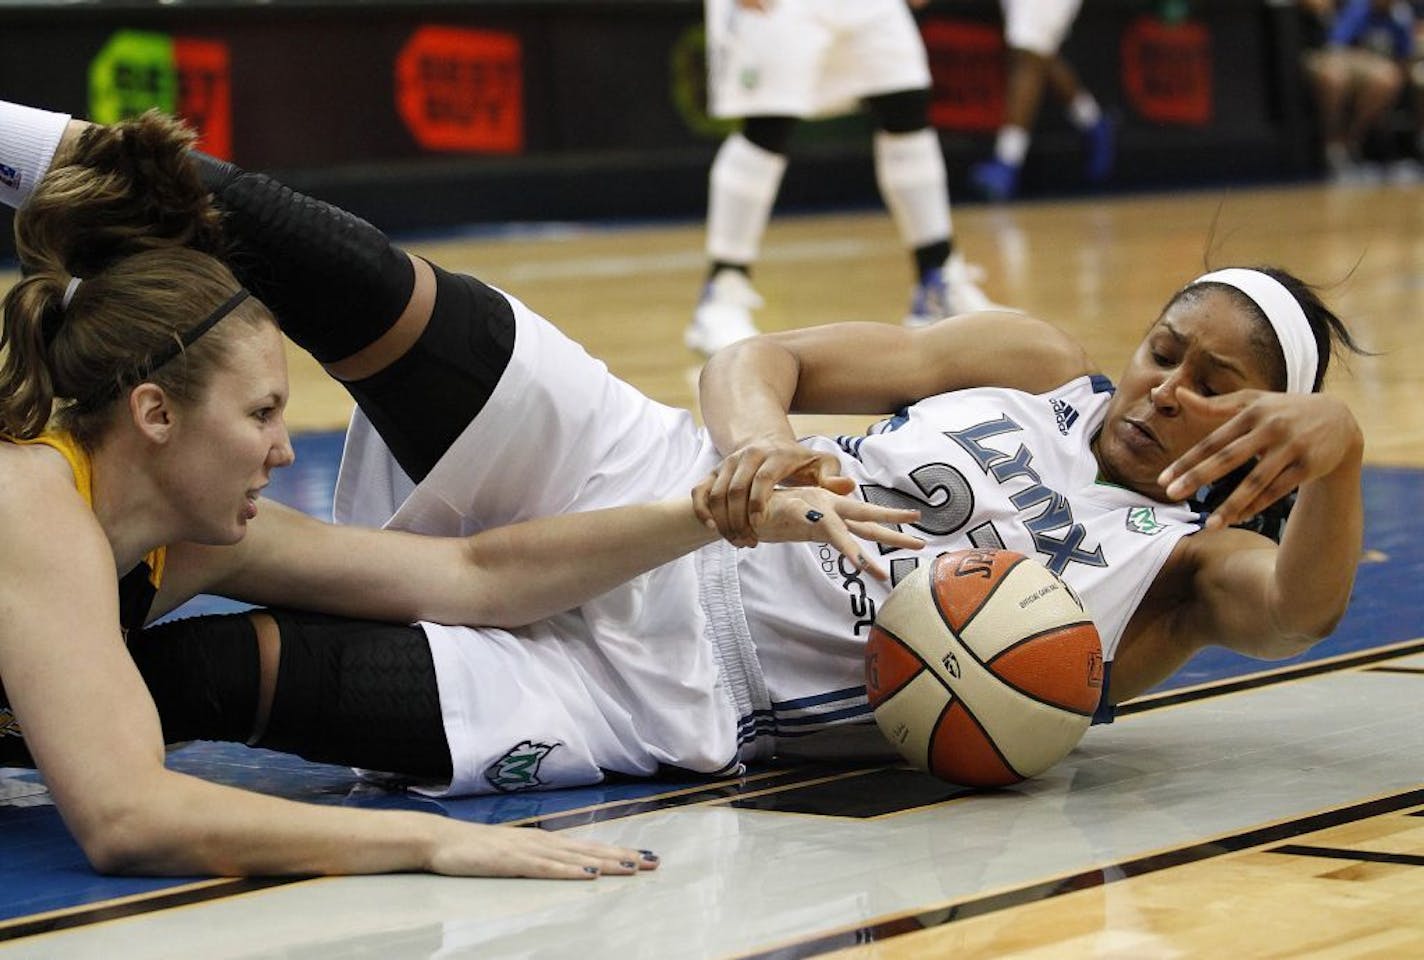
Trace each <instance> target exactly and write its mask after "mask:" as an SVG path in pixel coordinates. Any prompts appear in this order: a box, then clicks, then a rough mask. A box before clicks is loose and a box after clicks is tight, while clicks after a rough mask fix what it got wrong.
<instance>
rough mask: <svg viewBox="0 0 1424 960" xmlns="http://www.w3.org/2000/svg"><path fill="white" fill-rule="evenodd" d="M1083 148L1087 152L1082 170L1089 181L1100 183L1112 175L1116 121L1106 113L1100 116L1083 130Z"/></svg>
mask: <svg viewBox="0 0 1424 960" xmlns="http://www.w3.org/2000/svg"><path fill="white" fill-rule="evenodd" d="M1083 150H1084V152H1085V153H1086V154H1087V158H1086V161H1085V163H1084V168H1083V172H1084V173H1085V174H1086V175H1087V177H1088V182H1089V183H1102V182H1103V181H1104V180H1106V179H1107V178H1108V177H1110V176H1112V172H1113V165H1114V164H1116V163H1117V121H1116V120H1114V119H1113V118H1112V117H1110V116H1108V115H1107V114H1106V113H1105V114H1103V115H1102V116H1100V117H1099V118H1098V122H1097V123H1095V124H1093V125H1092V126H1091V127H1089V128H1088V129H1086V130H1084V131H1083Z"/></svg>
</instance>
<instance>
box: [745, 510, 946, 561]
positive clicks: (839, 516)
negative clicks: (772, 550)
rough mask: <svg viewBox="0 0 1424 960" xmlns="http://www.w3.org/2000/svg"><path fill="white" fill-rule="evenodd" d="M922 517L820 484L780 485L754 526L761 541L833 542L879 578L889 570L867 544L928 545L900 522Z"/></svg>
mask: <svg viewBox="0 0 1424 960" xmlns="http://www.w3.org/2000/svg"><path fill="white" fill-rule="evenodd" d="M919 519H920V512H919V511H918V510H901V509H899V508H895V507H882V506H877V505H876V504H873V503H866V502H865V501H864V500H857V499H855V498H854V497H847V496H842V495H841V494H838V493H832V492H831V491H830V490H826V489H823V488H821V487H780V488H778V489H776V490H773V491H772V492H771V496H770V498H768V500H767V505H766V509H765V510H764V511H762V513H761V514H759V519H758V520H757V521H756V523H755V524H754V526H753V528H752V534H753V536H754V537H755V540H756V542H758V543H778V542H783V541H811V542H815V543H825V544H829V545H830V546H831V547H833V548H835V549H836V550H838V551H839V552H840V553H841V554H843V555H844V556H845V557H846V559H848V560H850V561H851V562H852V563H854V564H855V566H856V568H857V569H860V570H863V571H865V572H866V573H869V574H870V575H871V576H873V577H875V578H876V579H877V580H888V579H889V574H888V573H887V572H886V570H885V568H884V567H883V566H882V565H881V564H880V563H879V562H877V561H876V560H875V559H874V557H873V555H874V554H875V553H877V551H873V550H870V549H867V545H866V543H865V541H870V542H872V543H880V544H884V545H886V546H888V547H894V548H898V549H905V550H918V549H920V548H921V547H923V546H924V545H925V541H923V540H921V539H920V538H919V537H917V536H915V535H913V534H909V533H905V532H904V531H902V530H901V529H900V525H901V524H906V523H914V522H915V521H917V520H919Z"/></svg>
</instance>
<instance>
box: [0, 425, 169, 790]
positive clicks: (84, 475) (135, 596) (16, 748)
mask: <svg viewBox="0 0 1424 960" xmlns="http://www.w3.org/2000/svg"><path fill="white" fill-rule="evenodd" d="M0 441H3V442H8V443H21V444H34V443H38V444H42V445H44V446H47V447H52V448H54V449H55V450H58V451H59V452H60V454H62V455H63V456H64V459H65V460H67V461H68V462H69V468H70V470H72V471H73V472H74V486H75V488H76V489H77V490H78V491H79V495H80V496H82V497H83V498H84V502H85V503H87V504H89V506H90V507H91V508H92V507H93V506H94V467H93V464H92V463H91V462H90V459H89V454H88V453H87V452H85V450H84V448H83V447H81V446H80V445H79V444H78V443H77V442H75V440H74V438H73V437H71V436H70V435H69V434H67V433H45V434H41V435H40V436H38V437H35V438H34V439H33V440H15V439H12V438H10V437H5V436H0ZM167 558H168V549H167V548H166V547H159V548H158V549H157V550H153V551H151V552H150V553H148V554H147V555H146V556H145V557H144V558H143V560H141V561H139V563H138V565H137V566H135V567H134V568H133V569H132V570H130V571H129V572H128V573H126V574H124V575H123V576H122V577H120V578H119V626H120V627H122V628H123V630H124V632H125V633H127V632H128V631H130V630H138V629H141V628H142V627H143V625H144V622H145V621H146V620H147V619H148V612H149V610H150V609H151V608H152V607H153V599H154V597H155V596H156V595H157V594H158V587H159V584H161V583H162V582H163V567H164V564H165V562H166V561H167ZM32 766H34V761H33V760H31V759H30V752H29V750H27V749H26V748H25V742H24V738H23V736H22V734H21V732H20V725H19V723H18V722H16V720H15V716H14V714H13V713H11V711H10V699H9V697H8V696H6V695H5V687H4V684H3V682H0V767H32Z"/></svg>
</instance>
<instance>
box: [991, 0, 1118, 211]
mask: <svg viewBox="0 0 1424 960" xmlns="http://www.w3.org/2000/svg"><path fill="white" fill-rule="evenodd" d="M1000 4H1001V5H1002V6H1003V8H1004V41H1005V43H1006V44H1007V45H1008V48H1009V78H1008V90H1007V91H1006V93H1005V103H1004V123H1003V126H1001V127H1000V128H999V136H998V139H997V140H996V141H995V143H994V159H992V160H986V161H984V162H983V163H976V164H975V165H974V166H973V167H972V168H971V169H970V171H969V179H970V182H971V183H973V184H974V186H975V188H976V189H977V190H978V191H979V192H980V193H982V194H983V195H984V196H985V197H986V198H988V199H990V200H1007V199H1009V198H1010V197H1012V196H1013V195H1014V194H1015V193H1016V192H1017V191H1018V185H1019V171H1020V170H1022V169H1023V163H1024V158H1025V157H1026V156H1027V155H1028V146H1029V140H1030V138H1031V136H1032V130H1033V124H1034V120H1035V118H1036V117H1037V116H1038V106H1039V102H1040V101H1041V99H1042V97H1043V88H1044V85H1045V84H1047V85H1048V87H1049V89H1050V90H1052V91H1053V93H1054V95H1055V96H1056V97H1057V98H1058V99H1059V100H1060V101H1062V102H1063V104H1064V105H1065V106H1066V107H1067V108H1068V119H1069V120H1070V121H1071V122H1072V124H1073V126H1075V127H1077V128H1078V130H1079V131H1080V132H1081V133H1082V135H1083V147H1084V149H1085V151H1086V153H1087V157H1086V164H1085V169H1084V172H1085V174H1086V175H1087V178H1088V181H1089V182H1090V183H1101V182H1102V181H1104V180H1106V179H1107V178H1108V176H1109V175H1110V174H1111V173H1112V167H1113V161H1114V160H1115V159H1116V151H1117V144H1116V139H1117V138H1116V132H1117V131H1116V124H1115V123H1114V122H1113V120H1112V119H1111V118H1110V117H1108V116H1107V115H1105V114H1104V113H1103V111H1102V109H1101V108H1100V107H1099V106H1098V101H1097V100H1096V99H1094V97H1093V95H1092V94H1091V93H1089V92H1088V90H1087V88H1086V87H1084V86H1083V85H1082V83H1080V82H1079V80H1078V75H1077V73H1075V72H1074V70H1073V68H1072V67H1071V66H1069V65H1068V61H1066V60H1064V59H1063V58H1062V57H1061V56H1059V54H1058V50H1059V48H1060V47H1061V46H1062V45H1063V40H1064V39H1065V38H1066V37H1067V36H1068V31H1069V29H1071V28H1072V26H1073V20H1074V18H1075V17H1077V16H1078V9H1079V8H1080V7H1081V6H1082V0H1000Z"/></svg>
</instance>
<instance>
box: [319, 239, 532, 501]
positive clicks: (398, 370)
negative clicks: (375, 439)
mask: <svg viewBox="0 0 1424 960" xmlns="http://www.w3.org/2000/svg"><path fill="white" fill-rule="evenodd" d="M431 267H432V268H433V269H434V271H435V306H434V308H433V310H432V313H431V317H430V322H429V323H428V324H427V325H426V327H425V332H424V333H422V334H421V335H420V339H419V340H417V341H416V343H415V345H414V346H412V347H411V348H410V349H409V350H408V351H406V353H405V355H404V356H402V357H401V358H400V359H398V360H396V361H395V362H394V363H392V364H391V365H390V366H388V367H386V368H385V369H384V370H382V371H380V372H379V373H377V374H375V375H374V376H371V377H367V378H366V379H364V380H353V381H350V382H348V383H347V384H346V389H347V390H348V391H349V392H350V393H351V395H352V396H353V397H355V398H356V402H357V403H358V404H360V406H361V409H362V411H363V412H364V413H365V414H366V416H367V417H369V418H370V420H371V425H372V426H374V427H375V428H376V432H377V433H379V434H380V435H381V439H382V440H384V441H385V442H386V446H387V447H389V448H390V450H391V453H392V454H393V455H394V456H395V458H396V462H397V463H399V464H400V465H401V469H402V470H404V471H405V472H406V475H407V476H409V477H410V478H411V479H412V480H414V481H416V482H417V483H418V482H420V481H421V480H422V479H424V478H425V476H426V474H428V473H429V472H430V470H431V468H432V467H434V466H435V464H436V462H437V461H438V460H439V459H440V458H441V457H442V456H444V454H445V451H446V450H448V449H450V445H451V444H453V443H454V442H455V439H456V438H457V437H459V436H460V434H461V433H463V432H464V430H465V428H466V427H467V426H469V424H470V421H472V420H473V419H474V418H475V416H476V415H477V414H478V413H479V412H480V411H481V410H483V409H484V406H485V403H486V402H487V401H488V400H489V397H490V394H491V393H492V392H494V388H495V386H496V385H497V384H498V383H499V378H500V377H501V376H503V375H504V369H505V367H507V366H508V365H509V358H510V357H511V356H512V355H513V353H514V308H513V306H511V305H510V302H509V300H508V299H507V298H506V297H505V296H504V295H503V294H501V293H499V292H498V291H496V290H494V289H492V288H491V287H488V286H486V285H485V284H483V283H481V282H480V281H478V280H476V279H475V278H473V277H467V276H464V275H463V274H455V273H450V272H448V271H445V270H442V269H440V268H439V267H436V266H435V265H434V264H431Z"/></svg>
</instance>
